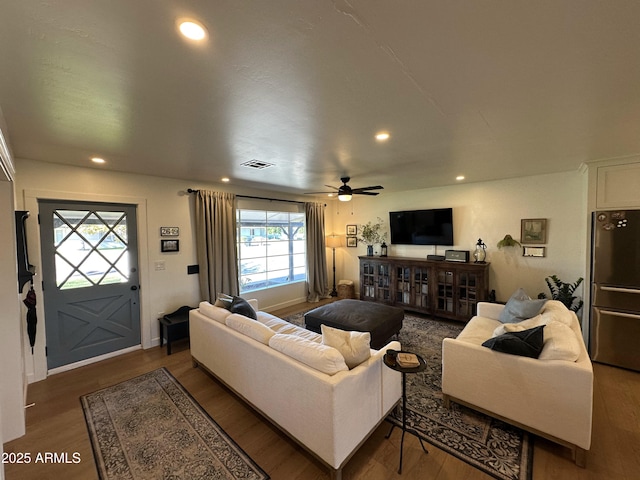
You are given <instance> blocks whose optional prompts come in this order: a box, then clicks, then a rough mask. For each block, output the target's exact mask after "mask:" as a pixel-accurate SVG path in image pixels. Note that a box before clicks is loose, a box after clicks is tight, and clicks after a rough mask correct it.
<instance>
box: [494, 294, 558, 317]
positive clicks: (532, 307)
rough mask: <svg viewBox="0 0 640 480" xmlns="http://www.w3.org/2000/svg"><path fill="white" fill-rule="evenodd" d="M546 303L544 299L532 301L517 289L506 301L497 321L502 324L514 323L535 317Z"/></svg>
mask: <svg viewBox="0 0 640 480" xmlns="http://www.w3.org/2000/svg"><path fill="white" fill-rule="evenodd" d="M546 301H547V300H546V299H544V298H542V299H539V300H532V299H531V298H530V297H529V295H527V294H526V292H525V291H524V290H523V289H522V288H519V289H518V290H517V291H516V292H515V293H514V294H513V295H511V298H509V300H508V301H507V304H506V305H505V306H504V309H503V310H502V312H501V313H500V319H499V320H500V321H501V322H502V323H516V322H520V321H522V320H525V319H527V318H531V317H535V316H536V315H537V314H538V313H540V310H541V309H542V307H543V305H544V303H545V302H546Z"/></svg>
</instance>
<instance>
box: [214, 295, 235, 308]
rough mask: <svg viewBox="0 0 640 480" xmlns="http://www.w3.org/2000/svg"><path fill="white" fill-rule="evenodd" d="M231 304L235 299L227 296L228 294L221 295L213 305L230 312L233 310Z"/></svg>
mask: <svg viewBox="0 0 640 480" xmlns="http://www.w3.org/2000/svg"><path fill="white" fill-rule="evenodd" d="M231 302H233V297H232V296H231V295H227V294H226V293H219V294H218V297H217V298H216V301H215V303H214V304H213V305H214V306H216V307H221V308H226V309H227V310H229V309H230V308H231Z"/></svg>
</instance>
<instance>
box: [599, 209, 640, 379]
mask: <svg viewBox="0 0 640 480" xmlns="http://www.w3.org/2000/svg"><path fill="white" fill-rule="evenodd" d="M592 221H593V224H592V227H593V229H592V230H593V237H592V248H591V258H592V270H591V288H592V290H591V292H592V295H591V325H590V336H589V345H590V352H591V359H592V360H593V361H595V362H600V363H607V364H610V365H616V366H619V367H624V368H628V369H631V370H637V371H640V210H614V211H606V212H603V211H599V212H595V213H594V214H593V219H592Z"/></svg>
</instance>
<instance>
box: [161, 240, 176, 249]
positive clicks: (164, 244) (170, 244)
mask: <svg viewBox="0 0 640 480" xmlns="http://www.w3.org/2000/svg"><path fill="white" fill-rule="evenodd" d="M160 251H161V252H179V251H180V240H160Z"/></svg>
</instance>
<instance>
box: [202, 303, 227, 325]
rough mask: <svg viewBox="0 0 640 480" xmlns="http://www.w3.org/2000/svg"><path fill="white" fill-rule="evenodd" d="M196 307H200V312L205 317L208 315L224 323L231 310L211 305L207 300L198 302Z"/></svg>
mask: <svg viewBox="0 0 640 480" xmlns="http://www.w3.org/2000/svg"><path fill="white" fill-rule="evenodd" d="M198 308H199V309H200V313H202V314H203V315H204V316H205V317H209V318H211V319H212V320H215V321H217V322H220V323H224V321H225V320H226V319H227V317H228V316H229V315H231V312H230V311H229V310H227V309H226V308H222V307H216V306H215V305H211V304H210V303H209V302H200V305H199V306H198Z"/></svg>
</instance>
